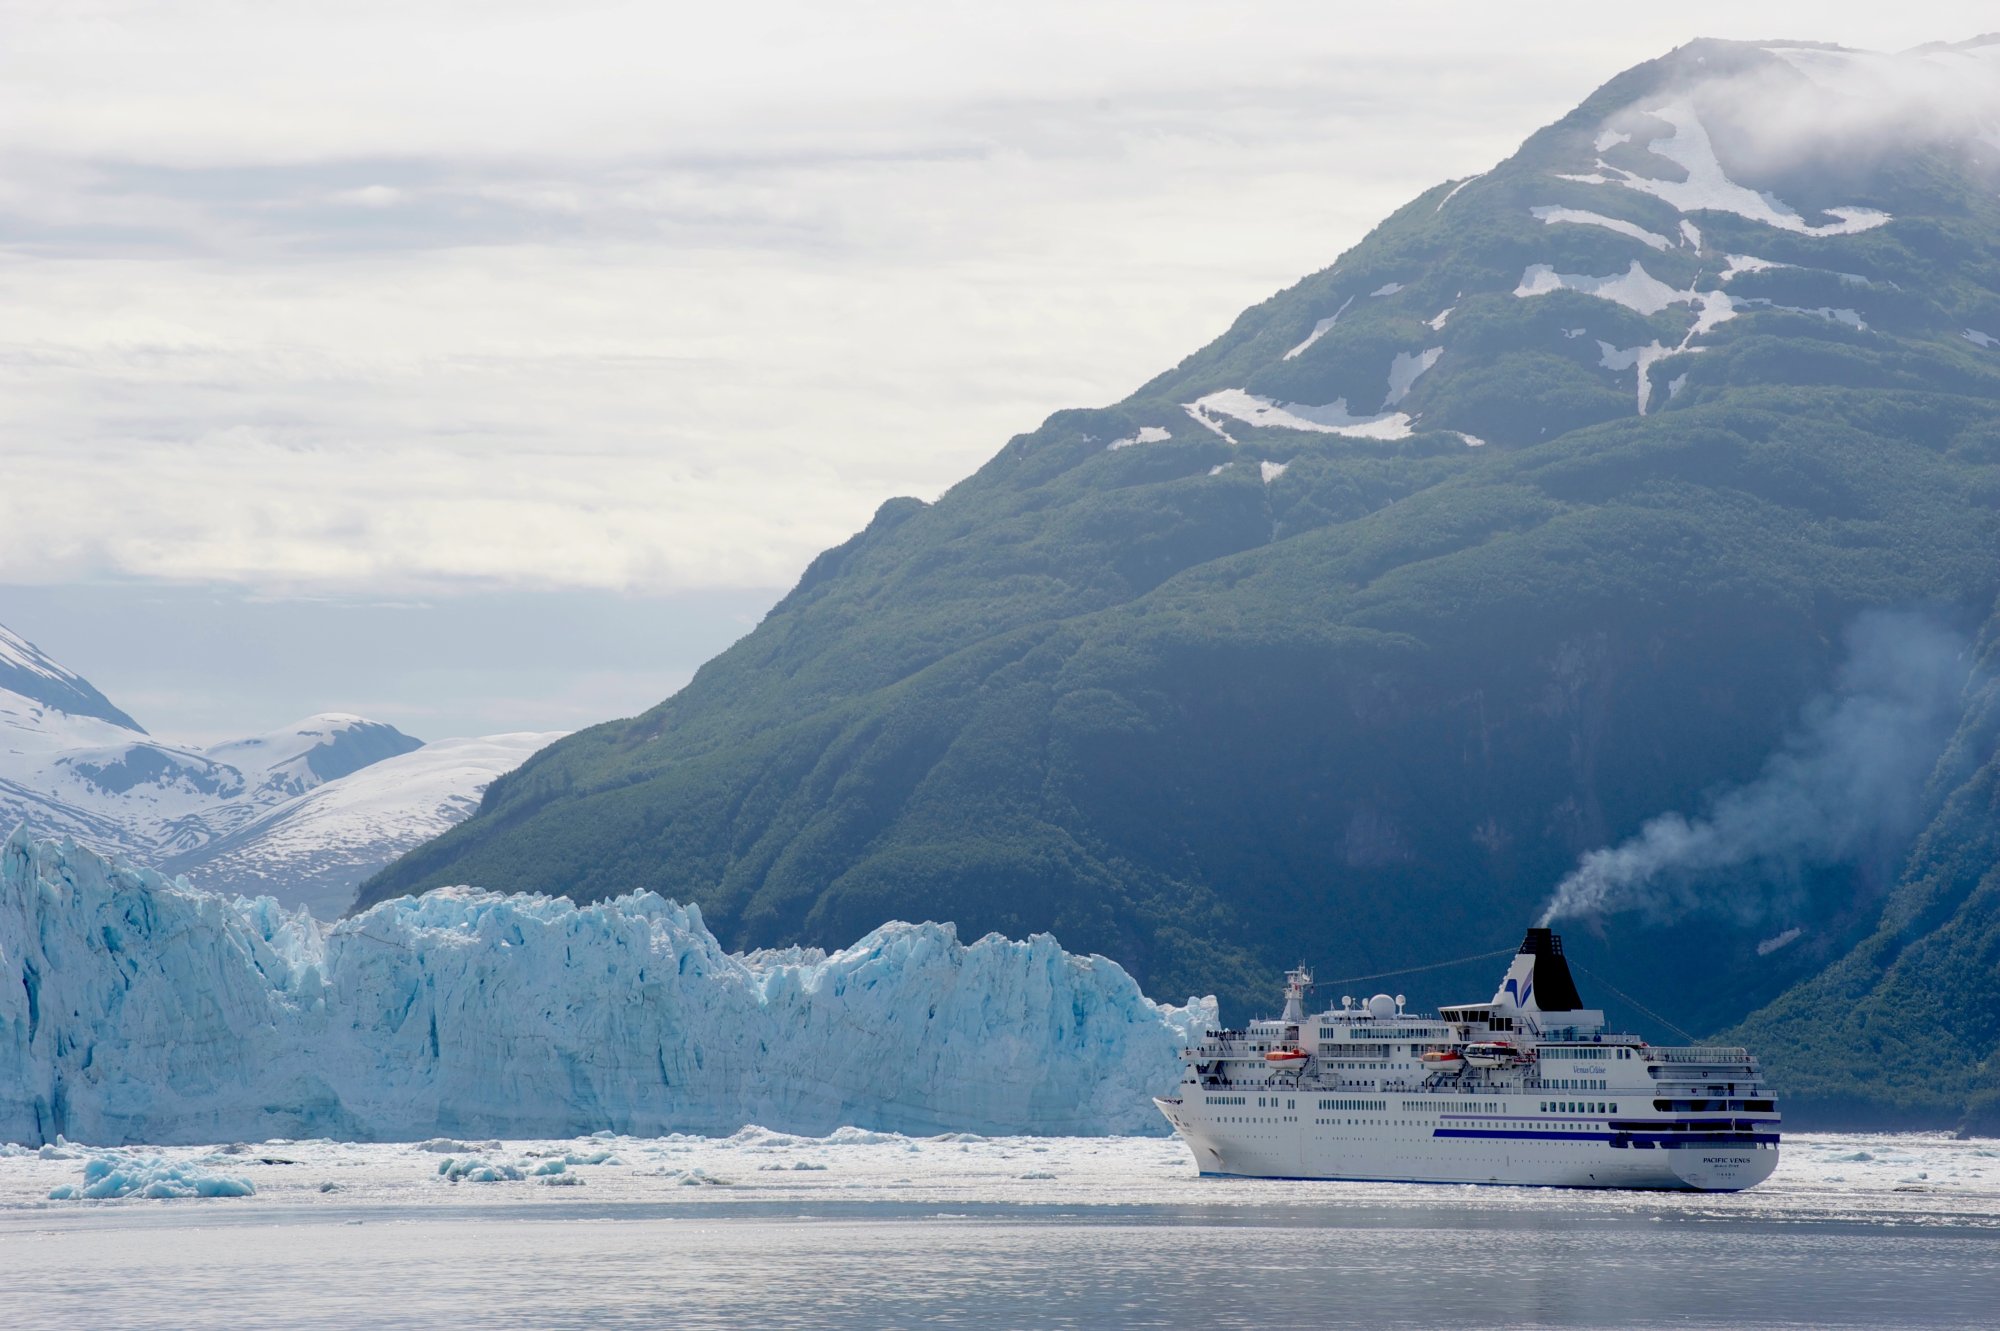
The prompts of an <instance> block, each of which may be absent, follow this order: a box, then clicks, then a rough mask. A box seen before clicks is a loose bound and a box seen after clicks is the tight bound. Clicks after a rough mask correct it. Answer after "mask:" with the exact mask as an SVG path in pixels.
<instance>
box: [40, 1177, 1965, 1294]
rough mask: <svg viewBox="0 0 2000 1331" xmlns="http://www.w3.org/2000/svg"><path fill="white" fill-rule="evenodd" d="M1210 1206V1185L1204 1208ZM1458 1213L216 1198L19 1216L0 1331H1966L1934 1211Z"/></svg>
mask: <svg viewBox="0 0 2000 1331" xmlns="http://www.w3.org/2000/svg"><path fill="white" fill-rule="evenodd" d="M1202 1186H1210V1185H1206V1184H1204V1185H1202ZM1213 1186H1219V1187H1227V1186H1228V1185H1226V1184H1219V1185H1213ZM1533 1195H1534V1197H1535V1204H1533V1205H1531V1206H1525V1207H1508V1208H1503V1209H1498V1210H1493V1209H1478V1208H1471V1207H1462V1206H1457V1205H1450V1204H1445V1205H1438V1204H1435V1203H1433V1202H1430V1201H1426V1202H1424V1203H1422V1204H1412V1205H1395V1204H1376V1203H1362V1204H1347V1203H1343V1202H1341V1201H1340V1200H1338V1199H1337V1198H1333V1197H1331V1196H1329V1198H1327V1199H1325V1200H1319V1201H1314V1202H1308V1203H1303V1204H1287V1205H1281V1206H1261V1205H1256V1206H1247V1207H1246V1206H1243V1205H1240V1204H1230V1205H1202V1204H1200V1203H1199V1202H1198V1201H1197V1202H1196V1203H1194V1204H1187V1205H1168V1204H1145V1205H1091V1206H1086V1207H1065V1206H1059V1205H1058V1206H1038V1205H1023V1204H973V1205H967V1206H964V1207H961V1208H956V1209H953V1210H949V1211H944V1210H940V1209H939V1208H938V1207H936V1206H935V1205H932V1204H929V1203H925V1204H920V1205H916V1206H907V1205H902V1204H898V1203H895V1202H889V1201H880V1200H870V1201H861V1202H854V1203H843V1202H840V1201H838V1200H837V1199H833V1198H813V1199H811V1201H810V1202H809V1203H807V1204H804V1205H801V1204H799V1203H796V1202H786V1203H772V1204H766V1203H762V1202H755V1203H744V1202H735V1203H730V1204H712V1205H711V1204H695V1205H686V1204H682V1205H673V1206H658V1207H648V1206H643V1205H621V1206H617V1207H602V1206H592V1205H589V1204H585V1203H582V1202H578V1203H576V1204H570V1203H567V1202H565V1203H563V1204H562V1205H561V1206H560V1207H556V1208H552V1207H551V1206H550V1205H548V1204H537V1205H533V1206H519V1207H514V1206H506V1205H502V1206H494V1205H482V1206H478V1207H467V1208H462V1209H454V1208H450V1207H431V1208H428V1209H426V1210H424V1211H423V1212H421V1213H411V1212H410V1211H408V1210H405V1209H402V1208H397V1207H394V1206H351V1207H350V1206H314V1207H299V1208H294V1209H290V1210H286V1211H274V1210H260V1211H258V1212H256V1213H254V1214H253V1213H251V1212H249V1211H247V1210H245V1209H243V1208H240V1207H239V1208H237V1209H235V1210H231V1209H230V1208H229V1206H228V1204H227V1203H202V1204H195V1205H189V1204H185V1203H182V1204H174V1205H165V1206H156V1207H152V1208H128V1209H116V1208H106V1209H103V1210H100V1211H95V1212H88V1213H82V1214H79V1215H73V1216H63V1217H61V1218H60V1220H59V1222H57V1221H56V1220H55V1218H54V1217H44V1218H40V1220H39V1223H38V1218H37V1217H32V1216H16V1217H12V1218H10V1220H9V1222H8V1223H7V1224H6V1225H5V1226H4V1227H0V1325H5V1326H8V1327H17V1328H23V1331H25V1329H26V1328H32V1327H44V1326H47V1327H55V1326H64V1327H86V1326H88V1327H104V1326H133V1327H175V1328H180V1327H192V1326H204V1325H207V1326H219V1325H233V1326H364V1325H366V1326H378V1327H441V1326H472V1325H478V1326H489V1327H584V1326H645V1327H653V1326H661V1327H693V1328H704V1327H759V1328H791V1327H824V1326H845V1327H933V1326H935V1327H1152V1326H1159V1327H1196V1328H1205V1327H1261V1328H1274V1327H1275V1328H1286V1327H1324V1326H1356V1327H1444V1326H1481V1327H1484V1326H1522V1325H1535V1326H1617V1327H1653V1326H1661V1327H1667V1326H1674V1327H1679V1326H1697V1327H1738V1326H1756V1327H1807V1326H1810V1327H1864V1326H1865V1327H1885V1326H1896V1327H1904V1326H1936V1327H1948V1326H1982V1327H1990V1326H1993V1325H1995V1324H1996V1322H2000V1230H1996V1229H1994V1228H1992V1227H1988V1226H1985V1225H1979V1224H1963V1223H1958V1222H1956V1221H1954V1220H1952V1219H1951V1218H1949V1217H1945V1218H1942V1219H1938V1220H1934V1221H1929V1220H1927V1221H1926V1222H1925V1223H1916V1224H1909V1223H1887V1224H1885V1223H1883V1222H1881V1221H1880V1220H1871V1221H1868V1222H1865V1223H1852V1222H1848V1221H1844V1220H1842V1219H1840V1218H1838V1217H1837V1216H1831V1215H1826V1214H1817V1215H1810V1216H1806V1217H1803V1218H1778V1219H1770V1218H1744V1217H1741V1216H1733V1215H1729V1214H1726V1213H1722V1212H1708V1211H1704V1210H1702V1209H1699V1208H1690V1207H1688V1206H1686V1205H1684V1204H1676V1205H1662V1206H1660V1207H1658V1208H1654V1207H1651V1206H1645V1205H1641V1206H1637V1207H1633V1208H1629V1209H1622V1210H1618V1211H1616V1212H1607V1211H1606V1210H1605V1209H1604V1208H1603V1207H1601V1206H1592V1205H1588V1204H1580V1203H1579V1202H1578V1201H1577V1199H1576V1198H1575V1197H1574V1196H1573V1195H1571V1194H1564V1193H1556V1192H1550V1193H1536V1194H1533Z"/></svg>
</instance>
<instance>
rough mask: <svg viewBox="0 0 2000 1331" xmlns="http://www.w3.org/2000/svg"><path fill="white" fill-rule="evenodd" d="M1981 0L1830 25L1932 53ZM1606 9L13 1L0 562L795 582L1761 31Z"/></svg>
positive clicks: (372, 584)
mask: <svg viewBox="0 0 2000 1331" xmlns="http://www.w3.org/2000/svg"><path fill="white" fill-rule="evenodd" d="M1786 12H1788V13H1789V14H1791V15H1794V16H1796V21H1797V22H1798V23H1799V25H1800V26H1802V27H1809V28H1818V29H1820V30H1822V31H1823V30H1824V28H1825V25H1826V23H1827V19H1826V17H1825V16H1824V14H1823V13H1821V12H1820V11H1819V10H1818V9H1816V8H1809V7H1807V6H1805V5H1803V4H1800V5H1794V6H1790V7H1789V9H1788V10H1786ZM1956 12H1958V11H1957V10H1956V9H1954V8H1952V7H1950V6H1947V7H1946V9H1945V10H1941V11H1938V13H1937V14H1934V15H1932V16H1931V17H1929V18H1923V19H1922V21H1921V22H1920V21H1919V19H1920V18H1922V16H1912V15H1909V14H1896V15H1870V16H1866V17H1863V18H1858V19H1857V18H1852V17H1849V18H1843V19H1842V20H1841V22H1842V23H1843V24H1844V25H1846V26H1845V28H1844V30H1843V31H1841V32H1838V33H1833V34H1830V35H1833V36H1838V37H1842V38H1844V39H1847V40H1862V41H1876V42H1880V41H1884V40H1894V39H1895V37H1896V34H1898V33H1899V32H1903V31H1904V30H1909V31H1910V36H1909V39H1910V40H1915V39H1917V38H1918V37H1923V36H1930V35H1935V33H1936V31H1937V28H1938V27H1939V26H1940V25H1942V26H1944V27H1945V28H1946V29H1947V31H1949V30H1950V27H1951V21H1950V20H1949V19H1947V18H1943V17H1941V16H1942V15H1944V14H1946V13H1956ZM1964 12H1965V13H1967V14H1968V15H1969V14H1971V13H1973V12H1974V11H1973V9H1972V8H1971V7H1965V9H1964ZM1598 17H1599V11H1598V10H1597V9H1596V8H1595V7H1585V6H1582V5H1580V4H1575V3H1564V4H1557V5H1551V6H1548V7H1547V9H1546V12H1545V13H1543V14H1542V16H1541V17H1540V18H1539V20H1538V25H1528V26H1524V25H1523V24H1522V22H1521V21H1520V20H1519V19H1518V17H1517V16H1515V15H1512V14H1507V13H1499V12H1495V11H1492V10H1491V9H1490V7H1487V6H1477V5H1469V4H1465V5H1449V4H1448V5H1446V6H1445V7H1444V8H1443V9H1442V10H1440V9H1439V8H1437V7H1433V8H1431V9H1429V10H1425V11H1421V12H1412V11H1398V12H1396V13H1393V14H1385V15H1383V16H1379V17H1373V18H1371V17H1368V16H1361V15H1341V16H1340V17H1339V18H1338V19H1337V20H1334V19H1330V18H1329V17H1328V16H1327V15H1326V14H1325V13H1323V12H1318V11H1313V10H1311V9H1309V8H1307V7H1301V6H1297V5H1292V4H1278V3H1246V4H1242V5H1235V6H1223V7H1217V6H1214V5H1210V4H1191V3H1175V2H1173V0H1160V2H1159V3H1148V4H1137V3H1126V2H1122V0H1121V2H1120V3H1109V4H1105V5H1092V6H1075V5H1053V4H1043V3H1034V2H1029V3H1023V4H1021V5H1016V6H1008V7H1006V8H1005V9H992V8H990V7H988V8H985V9H978V8H973V7H968V6H951V5H935V4H933V5H924V6H917V5H893V4H872V5H862V6H851V5H850V6H839V7H835V8H829V7H825V6H811V5H804V4H786V5H761V6H735V7H714V6H711V7H708V8H706V9H701V10H695V11H690V10H689V9H688V8H687V7H684V6H682V7H664V8H662V7H657V6H635V5H622V4H621V5H611V4H584V5H577V6H567V7H564V8H563V9H561V10H559V11H551V10H549V9H548V8H547V7H546V6H540V5H527V4H523V3H505V2H503V3H499V4H492V3H484V4H480V5H471V4H457V3H450V4H429V5H409V4H400V3H399V4H389V3H371V2H368V0H362V2H361V3H357V4H352V5H343V6H340V7H338V8H337V9H330V8H328V7H326V6H323V5H306V4H288V3H274V4H271V5H262V6H252V7H248V8H245V7H243V6H240V5H234V4H227V5H225V4H221V3H216V2H213V0H191V3H188V4H185V5H176V6H173V7H172V8H171V10H168V9H163V8H161V7H158V6H149V5H139V4H135V3H123V2H122V0H121V2H115V3H95V4H85V5H61V6H53V7H48V8H47V9H46V11H44V12H37V13H34V14H27V15H24V16H20V17H18V18H17V21H16V22H15V23H13V24H12V25H10V29H11V30H10V40H9V41H8V42H7V43H5V44H0V302H4V305H5V308H6V309H7V311H8V318H7V320H6V326H5V329H4V330H0V417H4V419H5V420H6V422H7V425H6V427H5V429H6V437H5V439H4V446H5V448H6V453H7V463H8V479H9V484H8V486H7V487H6V490H5V493H4V494H0V577H4V578H8V579H11V580H14V581H17V582H18V581H24V580H35V581H41V582H62V581H66V580H75V579H82V578H90V577H97V576H120V577H139V578H167V579H176V580H181V579H202V580H207V579H214V580H221V581H225V582H232V583H236V584H240V585H244V586H254V587H259V588H264V589H270V590H288V589H289V590H310V589H313V588H320V589H325V588H337V589H346V590H352V591H358V592H369V593H374V592H381V593H393V592H395V591H396V590H398V589H405V588H410V587H415V588H418V589H434V588H437V587H440V586H449V585H454V584H457V583H461V582H466V581H472V582H480V583H486V582H500V583H517V584H519V585H524V586H541V585H550V584H565V585H580V586H604V587H628V588H636V589H663V588H672V587H685V586H753V585H754V586H765V585H772V584H782V583H784V582H786V581H789V579H790V578H791V577H792V576H795V575H796V573H797V571H798V570H799V569H800V568H802V567H803V566H804V564H805V563H806V561H807V560H809V559H810V558H811V556H812V555H813V554H814V553H815V552H816V551H817V550H819V549H821V548H823V547H825V546H826V545H829V544H832V543H834V542H836V541H838V540H840V539H842V538H844V536H845V535H847V534H848V533H850V532H851V531H853V530H854V529H856V528H857V527H859V526H860V525H861V524H862V523H863V522H865V521H866V519H867V516H868V515H869V514H870V513H871V512H872V511H873V510H874V508H875V507H876V505H877V504H879V503H880V502H881V500H882V499H884V498H885V497H887V496H889V495H891V494H897V493H916V494H919V495H922V496H925V497H931V496H934V495H936V494H938V493H939V492H941V491H942V490H943V489H944V488H945V487H947V486H948V485H950V484H951V483H952V482H954V481H955V480H957V479H958V478H960V477H962V476H964V475H965V474H967V473H968V472H970V471H971V470H972V469H974V468H975V467H976V466H978V465H979V464H980V463H981V462H982V461H984V460H985V458H987V457H988V456H990V455H991V454H992V452H993V451H994V450H995V449H996V448H997V447H998V446H999V445H1000V444H1001V443H1002V442H1003V441H1004V440H1005V439H1006V438H1007V437H1009V436H1010V435H1012V434H1014V433H1016V432H1018V431H1020V430H1023V429H1028V428H1032V427H1033V426H1034V425H1035V424H1037V423H1038V422H1039V421H1040V420H1041V419H1042V418H1043V417H1044V416H1045V415H1046V414H1047V413H1049V412H1050V411H1052V410H1055V409H1058V408H1061V407H1067V406H1077V405H1089V404H1094V403H1102V402H1107V401H1112V400H1116V399H1117V398H1119V397H1122V396H1123V395H1124V394H1125V393H1127V392H1129V391H1130V389H1131V388H1132V387H1133V386H1135V385H1136V384H1138V383H1140V382H1143V381H1144V380H1145V379H1147V378H1149V377H1151V376H1152V375H1153V374H1154V373H1156V372H1158V371H1159V370H1160V369H1161V368H1163V367H1164V366H1167V365H1170V364H1172V363H1174V362H1175V361H1177V360H1178V359H1179V358H1180V357H1181V356H1183V355H1185V354H1186V353H1187V352H1188V351H1189V350H1191V349H1192V348H1194V347H1195V346H1197V345H1199V344H1200V343H1202V342H1203V341H1205V340H1206V339H1208V338H1209V337H1212V336H1214V335H1215V334H1216V333H1218V332H1220V331H1221V330H1222V329H1223V328H1225V327H1226V326H1227V325H1228V323H1229V321H1230V320H1231V319H1232V318H1233V317H1234V316H1235V314H1236V313H1237V312H1238V311H1239V310H1241V309H1242V308H1243V307H1245V306H1247V305H1249V304H1251V303H1253V302H1255V301H1257V300H1260V299H1262V298H1263V297H1264V296H1266V295H1268V294H1269V293H1270V292H1271V291H1272V290H1274V289H1276V288H1278V287H1280V286H1282V285H1285V284H1287V283H1289V282H1291V281H1293V280H1295V279H1296V278H1297V277H1299V276H1300V275H1302V274H1304V273H1306V272H1309V271H1312V270H1314V269H1316V268H1319V267H1323V266H1325V265H1326V264H1328V263H1330V262H1331V261H1332V260H1333V259H1334V258H1335V257H1336V256H1337V255H1338V254H1339V252H1340V251H1341V250H1343V249H1345V248H1346V247H1347V246H1348V245H1350V244H1352V243H1353V242H1354V241H1356V240H1358V239H1359V238H1360V236H1361V235H1362V234H1363V233H1364V232H1365V231H1366V229H1367V228H1368V227H1369V226H1371V225H1372V224H1373V223H1374V222H1375V221H1377V220H1378V219H1379V218H1380V217H1381V216H1383V215H1384V214H1386V213H1387V212H1388V211H1389V210H1391V209H1392V208H1394V207H1396V206H1398V205H1400V204H1401V203H1403V202H1405V201H1407V200H1408V199H1409V198H1410V197H1411V196H1413V195H1415V194H1416V193H1418V192H1419V191H1421V190H1422V189H1425V188H1427V187H1429V186H1430V185H1431V184H1434V183H1435V182H1437V181H1439V180H1442V179H1445V178H1448V177H1456V176H1463V175H1466V174H1469V173H1471V172H1473V171H1478V170H1481V169H1484V168H1485V167H1486V166H1488V165H1490V164H1491V163H1492V162H1493V161H1495V160H1496V159H1498V158H1499V157H1501V156H1503V155H1504V154H1506V153H1507V152H1509V151H1511V149H1512V148H1513V147H1514V145H1515V144H1516V143H1517V142H1518V141H1519V139H1521V138H1522V137H1524V136H1525V135H1526V134H1527V133H1528V132H1530V131H1531V130H1532V129H1534V128H1535V127H1536V126H1538V125H1540V124H1542V123H1545V122H1547V121H1548V120H1550V119H1552V118H1553V117H1554V116H1556V115H1559V114H1561V113H1562V112H1563V111H1565V110H1567V109H1568V107H1569V106H1570V105H1572V104H1573V103H1574V102H1576V101H1577V100H1579V99H1580V98H1581V97H1582V96H1583V95H1584V94H1586V93H1587V92H1588V91H1589V90H1590V87H1591V86H1592V85H1593V84H1594V83H1596V82H1598V81H1600V80H1601V79H1602V78H1604V77H1606V76H1608V75H1609V74H1610V73H1612V72H1613V71H1615V70H1616V69H1618V68H1620V67H1622V66H1624V65H1627V64H1630V63H1632V62H1634V61H1636V60H1639V59H1643V58H1646V57H1648V56H1651V55H1654V54H1657V53H1658V52H1660V51H1662V50H1664V49H1666V48H1667V47H1669V46H1671V45H1674V44H1675V43H1677V42H1679V41H1681V40H1684V39H1685V37H1686V36H1687V35H1688V32H1687V29H1688V27H1689V25H1691V24H1692V25H1702V26H1706V25H1707V24H1708V23H1709V22H1710V21H1711V20H1712V21H1713V22H1714V23H1715V24H1717V25H1719V27H1721V28H1725V29H1726V28H1727V27H1728V26H1729V25H1737V26H1741V25H1744V24H1747V23H1748V22H1749V21H1750V20H1749V19H1747V18H1745V17H1742V16H1741V15H1739V14H1737V13H1736V11H1735V10H1734V9H1724V8H1722V7H1720V6H1710V7H1708V8H1707V9H1705V10H1704V9H1703V8H1702V7H1701V6H1696V7H1695V9H1694V10H1691V11H1680V12H1676V13H1673V14H1666V13H1662V14H1660V15H1657V16H1651V17H1647V16H1631V17H1628V18H1625V19H1621V21H1620V23H1619V24H1618V25H1617V31H1615V32H1613V31H1609V30H1606V25H1604V24H1602V23H1600V22H1596V21H1595V20H1596V19H1597V18H1598ZM1781 17H1782V15H1779V14H1774V13H1773V11H1771V10H1769V9H1764V10H1760V12H1759V14H1758V15H1757V19H1756V22H1757V24H1758V26H1759V28H1763V27H1765V26H1767V25H1769V24H1772V23H1777V22H1778V21H1779V19H1780V18H1781ZM1968 24H1969V20H1960V21H1959V26H1960V27H1965V26H1967V25H1968Z"/></svg>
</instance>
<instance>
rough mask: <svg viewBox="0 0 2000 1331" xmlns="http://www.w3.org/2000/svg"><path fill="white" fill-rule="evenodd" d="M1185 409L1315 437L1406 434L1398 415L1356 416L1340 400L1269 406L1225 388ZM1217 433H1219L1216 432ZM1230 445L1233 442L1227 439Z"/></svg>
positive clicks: (1263, 400) (1406, 420)
mask: <svg viewBox="0 0 2000 1331" xmlns="http://www.w3.org/2000/svg"><path fill="white" fill-rule="evenodd" d="M1187 409H1188V411H1189V412H1190V413H1193V414H1194V415H1195V418H1196V419H1197V420H1200V419H1203V418H1205V417H1206V416H1207V415H1208V414H1209V413H1214V414H1216V415H1222V416H1228V417H1231V418H1233V419H1235V420H1239V421H1242V422H1244V423H1245V424H1247V425H1254V426H1260V427H1266V428H1272V429H1281V430H1311V431H1314V432H1316V433H1319V434H1351V435H1357V436H1360V437H1361V438H1364V439H1403V438H1406V437H1408V435H1409V433H1410V418H1409V417H1408V416H1406V415H1404V414H1403V413H1402V412H1400V411H1389V412H1382V413H1380V414H1378V415H1374V416H1357V415H1355V414H1354V413H1353V412H1351V411H1349V410H1348V409H1347V399H1346V398H1344V397H1343V398H1336V399H1334V400H1333V401H1332V402H1329V403H1327V404H1326V405H1324V406H1317V407H1315V406H1308V405H1306V404H1304V403H1300V402H1283V403H1279V402H1273V401H1271V399H1269V398H1264V397H1258V396H1257V395H1256V394H1254V393H1249V392H1245V391H1244V390H1243V389H1241V388H1225V389H1222V390H1221V391H1219V392H1215V393H1210V394H1208V395H1206V396H1205V397H1201V398H1198V399H1196V400H1195V401H1193V402H1190V403H1188V404H1187ZM1217 433H1221V431H1220V429H1219V428H1218V429H1217ZM1225 437H1227V436H1225ZM1230 442H1231V443H1234V442H1236V441H1235V440H1234V439H1231V440H1230Z"/></svg>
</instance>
